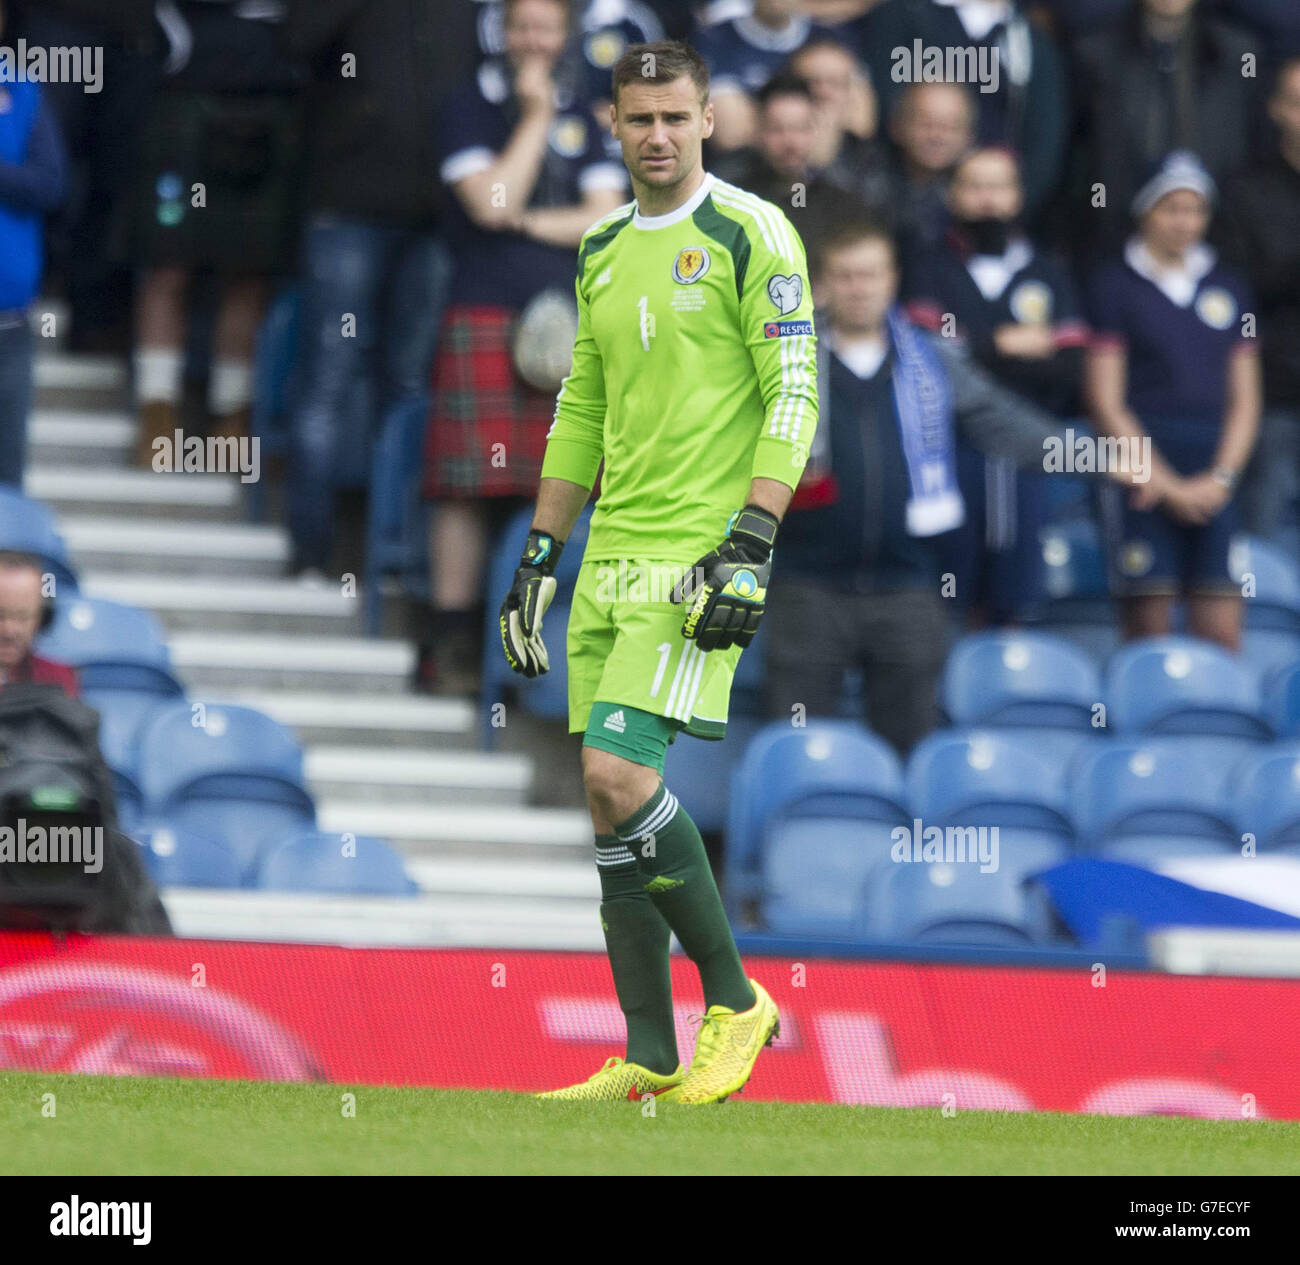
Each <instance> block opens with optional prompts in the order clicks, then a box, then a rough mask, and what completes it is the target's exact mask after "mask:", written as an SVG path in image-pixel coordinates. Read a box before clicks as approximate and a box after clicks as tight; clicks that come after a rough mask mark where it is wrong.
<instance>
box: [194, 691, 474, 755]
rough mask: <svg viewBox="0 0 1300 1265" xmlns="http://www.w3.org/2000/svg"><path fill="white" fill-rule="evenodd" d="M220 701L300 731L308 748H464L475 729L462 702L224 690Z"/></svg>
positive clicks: (395, 696) (400, 696) (470, 710)
mask: <svg viewBox="0 0 1300 1265" xmlns="http://www.w3.org/2000/svg"><path fill="white" fill-rule="evenodd" d="M220 701H222V702H227V703H242V704H243V705H244V706H245V707H255V708H257V710H258V711H260V712H265V713H266V714H267V715H268V716H270V717H271V718H272V719H274V720H278V721H279V722H280V723H281V724H282V725H288V726H289V727H290V728H291V729H295V730H297V732H298V735H299V738H300V739H301V741H302V742H304V743H317V742H325V743H331V742H332V743H367V744H369V745H370V746H371V747H372V748H373V746H374V745H375V744H378V743H387V744H392V745H398V746H405V745H407V744H409V743H411V742H414V741H420V742H422V743H424V744H426V745H429V746H432V744H434V743H436V742H439V741H444V742H445V741H454V742H457V743H458V744H463V742H464V741H465V740H467V739H468V738H469V737H470V736H471V735H472V734H473V732H474V729H475V726H476V724H477V721H476V717H475V713H474V708H473V706H472V705H471V704H470V703H469V702H468V701H467V700H465V699H461V698H427V697H419V696H416V695H404V694H338V693H314V692H308V691H299V690H238V689H236V690H225V691H222V693H221V694H220Z"/></svg>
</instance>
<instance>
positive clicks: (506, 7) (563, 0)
mask: <svg viewBox="0 0 1300 1265" xmlns="http://www.w3.org/2000/svg"><path fill="white" fill-rule="evenodd" d="M0 3H3V0H0ZM519 3H520V0H502V5H501V12H502V15H503V16H504V15H505V14H507V13H509V12H510V10H511V9H513V8H514V7H515V5H517V4H519ZM551 3H552V4H558V5H559V6H560V8H561V9H563V10H564V21H565V25H566V26H569V27H572V26H573V0H551Z"/></svg>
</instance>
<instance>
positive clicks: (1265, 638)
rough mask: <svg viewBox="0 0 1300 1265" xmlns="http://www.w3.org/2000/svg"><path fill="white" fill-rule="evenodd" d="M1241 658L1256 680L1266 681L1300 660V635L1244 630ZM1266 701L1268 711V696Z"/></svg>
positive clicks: (1252, 629)
mask: <svg viewBox="0 0 1300 1265" xmlns="http://www.w3.org/2000/svg"><path fill="white" fill-rule="evenodd" d="M1241 657H1242V660H1243V661H1244V662H1245V664H1246V665H1247V667H1248V668H1249V670H1250V671H1251V672H1253V673H1254V674H1255V679H1256V680H1259V681H1266V680H1267V679H1268V678H1269V676H1271V675H1272V674H1273V673H1274V672H1276V671H1277V670H1278V669H1279V668H1284V667H1286V666H1287V665H1288V664H1290V663H1294V662H1295V660H1296V659H1298V658H1300V633H1297V632H1290V631H1287V630H1286V629H1282V628H1244V629H1242V633H1241ZM1264 701H1265V707H1266V710H1267V703H1268V696H1267V695H1265V697H1264Z"/></svg>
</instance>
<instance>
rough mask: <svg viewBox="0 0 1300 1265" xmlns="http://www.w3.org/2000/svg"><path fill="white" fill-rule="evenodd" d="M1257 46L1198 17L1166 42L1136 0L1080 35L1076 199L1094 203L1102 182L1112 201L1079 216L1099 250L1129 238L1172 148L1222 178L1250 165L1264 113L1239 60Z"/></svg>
mask: <svg viewBox="0 0 1300 1265" xmlns="http://www.w3.org/2000/svg"><path fill="white" fill-rule="evenodd" d="M1256 51H1257V50H1256V45H1255V41H1254V40H1253V39H1252V38H1251V36H1250V35H1249V34H1247V33H1246V32H1245V31H1242V30H1241V29H1239V28H1238V27H1235V26H1230V25H1228V24H1227V23H1225V22H1220V21H1218V20H1215V19H1206V18H1198V17H1195V16H1194V17H1193V19H1192V22H1191V24H1190V26H1189V27H1188V30H1187V32H1186V33H1185V34H1184V36H1183V38H1182V39H1181V40H1180V41H1179V42H1178V43H1177V44H1176V45H1166V46H1159V45H1157V44H1156V43H1155V42H1154V41H1152V40H1151V39H1150V38H1149V37H1148V36H1147V35H1146V33H1145V31H1144V30H1143V28H1142V26H1141V23H1140V20H1139V16H1138V13H1137V8H1136V6H1134V10H1133V12H1131V13H1130V14H1128V16H1126V17H1125V18H1124V19H1123V20H1122V21H1120V22H1117V23H1116V24H1115V25H1114V26H1111V27H1108V28H1106V29H1105V30H1102V31H1098V32H1096V33H1095V34H1093V35H1089V36H1087V37H1086V38H1084V39H1082V40H1080V41H1079V43H1078V45H1077V46H1076V57H1075V70H1076V82H1075V100H1076V101H1077V102H1078V104H1079V106H1080V109H1081V118H1080V119H1079V125H1078V131H1079V134H1080V135H1081V136H1082V143H1081V144H1080V145H1078V146H1077V147H1076V151H1075V152H1076V154H1077V155H1078V159H1079V161H1078V163H1077V165H1076V169H1075V172H1074V185H1075V200H1074V205H1076V206H1080V207H1088V208H1093V203H1094V198H1093V195H1092V189H1093V186H1094V185H1098V184H1099V185H1102V186H1104V188H1105V196H1106V204H1105V206H1104V207H1095V208H1093V209H1090V210H1089V211H1088V213H1087V214H1083V215H1080V216H1079V217H1078V219H1079V222H1080V223H1079V226H1080V228H1081V229H1082V230H1084V231H1087V230H1088V228H1089V227H1090V226H1092V227H1093V233H1092V236H1091V240H1090V241H1089V243H1088V245H1089V247H1090V249H1091V250H1092V251H1093V252H1094V253H1096V252H1103V253H1106V254H1110V253H1114V252H1115V251H1117V250H1119V249H1120V248H1121V247H1122V246H1123V244H1124V241H1125V239H1126V238H1127V237H1128V236H1129V234H1130V233H1131V232H1132V227H1133V219H1132V212H1131V206H1132V202H1133V197H1134V195H1135V194H1136V193H1137V191H1138V189H1139V188H1141V186H1142V184H1143V182H1144V180H1145V179H1146V178H1147V176H1148V175H1149V174H1150V171H1151V169H1152V168H1153V167H1154V165H1155V164H1156V163H1157V162H1158V161H1159V160H1160V159H1162V158H1163V157H1164V156H1165V155H1166V154H1168V153H1169V151H1170V150H1174V149H1189V150H1191V151H1192V152H1194V153H1195V154H1197V155H1198V156H1199V157H1200V159H1201V161H1202V162H1203V163H1204V164H1205V167H1206V169H1207V170H1208V171H1209V172H1210V174H1211V175H1212V176H1213V177H1214V178H1215V180H1217V181H1222V180H1223V179H1224V178H1225V177H1227V176H1229V175H1231V174H1232V173H1233V172H1234V171H1235V170H1237V168H1239V167H1240V166H1241V165H1243V162H1244V160H1245V159H1246V158H1247V157H1248V155H1249V153H1250V146H1251V142H1252V137H1253V134H1254V132H1255V130H1256V126H1257V124H1258V121H1259V103H1258V89H1259V80H1258V79H1250V78H1247V77H1246V76H1244V75H1243V74H1242V58H1243V57H1244V56H1245V55H1246V54H1247V53H1255V52H1256Z"/></svg>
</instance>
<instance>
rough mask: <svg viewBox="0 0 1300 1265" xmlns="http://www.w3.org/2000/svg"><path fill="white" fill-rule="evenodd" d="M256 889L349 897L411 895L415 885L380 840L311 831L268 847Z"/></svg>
mask: <svg viewBox="0 0 1300 1265" xmlns="http://www.w3.org/2000/svg"><path fill="white" fill-rule="evenodd" d="M256 885H257V886H258V887H261V888H266V889H271V890H274V891H280V892H333V893H337V894H339V895H350V896H415V895H418V894H419V890H420V888H419V885H418V884H417V883H416V882H415V880H414V879H413V878H411V876H410V875H409V874H407V872H406V867H405V866H404V865H403V863H402V858H401V857H400V856H399V855H398V853H397V852H395V851H394V850H393V848H392V846H391V845H390V844H388V843H386V842H385V841H384V840H382V839H373V838H370V837H369V836H366V835H347V834H343V835H337V834H329V833H327V832H325V831H311V832H309V833H305V834H301V835H298V836H297V837H296V838H293V839H289V840H287V841H286V842H284V843H282V844H280V845H278V846H277V847H274V848H272V849H271V850H270V851H269V852H267V853H266V855H265V856H264V857H263V858H262V860H261V862H260V864H259V866H258V869H257V883H256Z"/></svg>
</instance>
